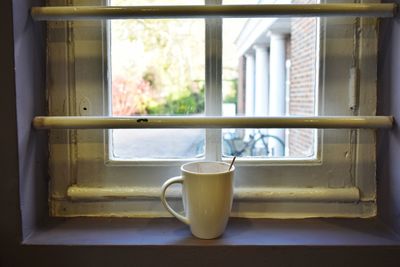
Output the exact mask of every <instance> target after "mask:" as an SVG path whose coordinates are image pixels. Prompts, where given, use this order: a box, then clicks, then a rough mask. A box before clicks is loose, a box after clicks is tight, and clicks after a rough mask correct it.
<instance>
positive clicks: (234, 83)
mask: <svg viewBox="0 0 400 267" xmlns="http://www.w3.org/2000/svg"><path fill="white" fill-rule="evenodd" d="M226 82H229V90H228V92H227V93H226V94H225V95H224V103H234V104H237V97H238V96H237V88H238V80H237V79H233V80H229V81H226Z"/></svg>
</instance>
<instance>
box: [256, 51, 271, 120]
mask: <svg viewBox="0 0 400 267" xmlns="http://www.w3.org/2000/svg"><path fill="white" fill-rule="evenodd" d="M254 50H255V51H256V60H255V93H254V115H255V116H266V115H268V86H269V81H268V80H269V77H268V76H269V71H268V63H269V57H268V51H267V46H266V45H265V44H260V45H255V46H254Z"/></svg>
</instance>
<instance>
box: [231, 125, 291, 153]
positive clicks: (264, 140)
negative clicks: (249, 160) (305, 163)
mask: <svg viewBox="0 0 400 267" xmlns="http://www.w3.org/2000/svg"><path fill="white" fill-rule="evenodd" d="M271 140H275V141H277V142H276V143H278V145H279V146H280V147H281V148H282V150H284V149H285V143H284V142H283V140H281V139H280V138H279V137H277V136H274V135H270V134H265V133H262V131H261V130H260V129H257V131H256V133H255V134H250V135H248V141H246V140H245V138H244V137H241V136H240V135H239V134H238V133H237V132H236V131H235V132H227V133H225V134H224V135H223V143H224V146H223V153H224V156H237V157H243V156H252V157H261V156H262V157H273V156H275V150H274V147H270V141H271Z"/></svg>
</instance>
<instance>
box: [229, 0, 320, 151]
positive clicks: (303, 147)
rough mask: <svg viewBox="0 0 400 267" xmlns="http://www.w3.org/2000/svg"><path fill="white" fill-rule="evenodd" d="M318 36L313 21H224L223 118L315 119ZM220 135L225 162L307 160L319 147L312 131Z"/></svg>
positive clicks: (231, 0) (236, 131)
mask: <svg viewBox="0 0 400 267" xmlns="http://www.w3.org/2000/svg"><path fill="white" fill-rule="evenodd" d="M293 2H295V3H310V1H308V0H307V2H305V1H304V0H296V1H293ZM257 3H260V2H259V1H254V3H249V2H248V1H244V0H224V4H257ZM261 3H265V4H273V3H277V4H289V3H291V2H290V1H285V0H282V1H273V2H272V1H261ZM317 35H318V19H317V18H292V19H291V18H250V19H224V20H223V45H224V47H223V97H224V98H223V108H222V110H223V115H224V116H296V115H301V116H314V115H315V114H316V93H315V92H316V87H317V84H316V81H317V79H316V77H317V71H318V60H317V59H318V53H319V51H318V49H319V48H318V47H317V41H318V36H317ZM222 135H223V142H222V143H223V144H222V150H223V156H225V157H230V156H234V155H235V156H240V157H246V158H249V159H251V158H268V157H274V158H284V157H290V158H310V157H314V156H315V151H316V144H317V143H316V137H315V136H316V130H312V129H311V130H310V129H224V130H223V134H222Z"/></svg>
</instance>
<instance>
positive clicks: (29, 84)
mask: <svg viewBox="0 0 400 267" xmlns="http://www.w3.org/2000/svg"><path fill="white" fill-rule="evenodd" d="M42 4H43V1H42V0H27V1H19V0H14V1H13V22H14V60H15V61H14V62H15V69H16V72H15V92H16V104H17V128H18V134H17V135H18V155H19V178H20V184H19V190H20V193H21V198H20V208H21V211H22V212H21V214H22V235H23V237H24V238H25V237H26V236H27V235H29V234H30V232H31V231H33V229H35V228H36V227H38V225H39V224H40V223H41V222H43V221H44V218H45V217H46V216H47V210H48V208H47V184H48V183H47V177H48V175H47V163H46V162H47V153H46V150H47V149H46V146H47V145H46V144H47V132H46V131H37V130H35V129H33V128H32V119H33V117H34V116H37V115H45V114H46V112H45V107H46V104H45V64H44V62H45V51H46V47H45V42H44V32H45V25H46V24H45V23H43V22H34V21H33V20H32V18H31V16H30V7H32V6H40V5H42Z"/></svg>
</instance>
